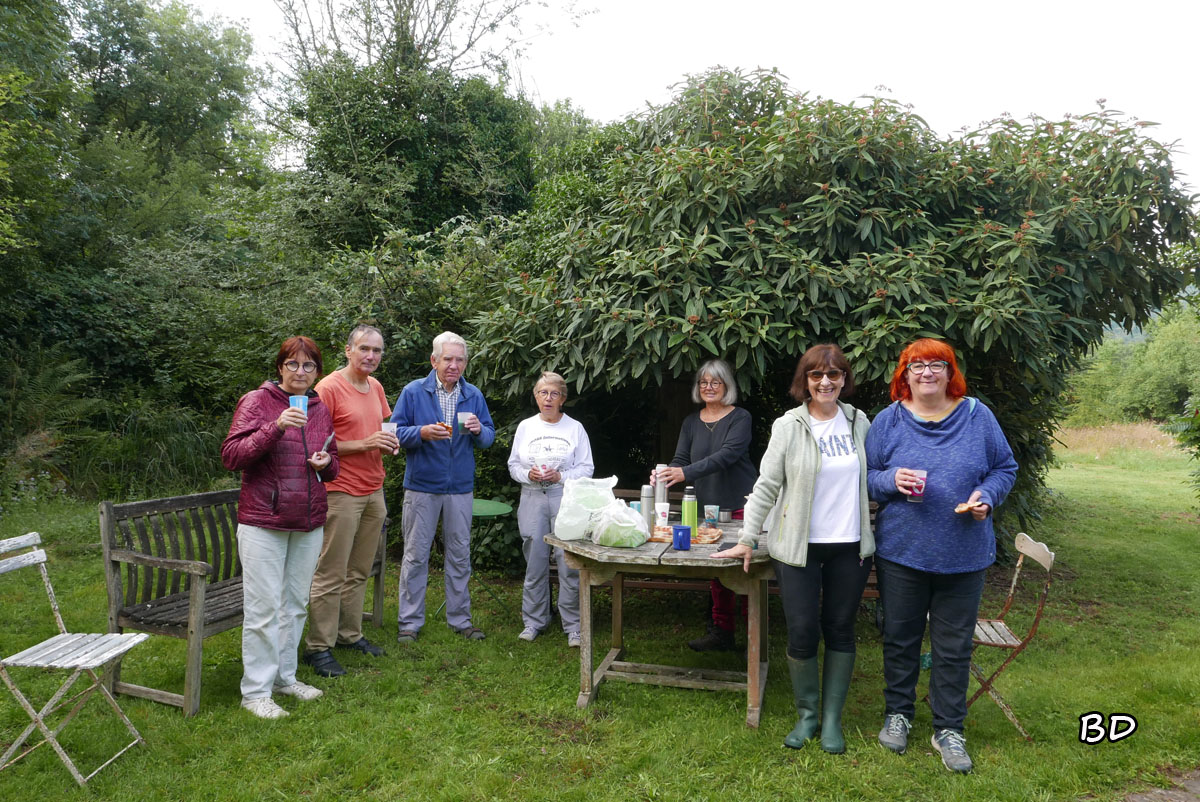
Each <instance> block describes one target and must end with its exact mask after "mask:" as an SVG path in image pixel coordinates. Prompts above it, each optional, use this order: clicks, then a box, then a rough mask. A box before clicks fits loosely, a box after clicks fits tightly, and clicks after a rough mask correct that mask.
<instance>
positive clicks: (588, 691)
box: [575, 568, 596, 708]
mask: <svg viewBox="0 0 1200 802" xmlns="http://www.w3.org/2000/svg"><path fill="white" fill-rule="evenodd" d="M595 698H596V689H595V688H594V687H593V686H592V572H591V571H589V570H588V569H587V568H580V569H579V698H578V699H577V700H576V701H575V706H576V707H579V708H584V707H587V706H588V705H590V704H591V703H592V700H593V699H595Z"/></svg>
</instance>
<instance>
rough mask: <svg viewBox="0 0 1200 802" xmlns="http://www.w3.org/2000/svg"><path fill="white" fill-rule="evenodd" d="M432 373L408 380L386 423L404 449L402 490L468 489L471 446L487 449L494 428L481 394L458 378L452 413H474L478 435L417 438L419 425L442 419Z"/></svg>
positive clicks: (472, 471)
mask: <svg viewBox="0 0 1200 802" xmlns="http://www.w3.org/2000/svg"><path fill="white" fill-rule="evenodd" d="M436 386H437V371H436V370H431V371H429V375H428V376H426V377H425V378H424V379H417V380H415V381H411V382H409V383H408V384H407V385H406V386H405V388H404V390H403V391H402V392H401V393H400V398H399V399H398V400H397V401H396V408H395V410H393V411H392V422H393V423H395V424H396V438H397V439H398V440H399V441H400V446H401V447H402V448H403V449H404V489H405V490H416V491H418V492H420V493H438V494H449V493H470V492H472V491H473V490H474V489H475V449H477V448H487V447H488V446H490V445H491V444H492V441H493V440H495V439H496V427H495V425H494V424H493V423H492V415H491V413H490V412H488V407H487V401H486V400H484V397H483V393H481V392H479V388H477V387H476V386H475V385H473V384H469V383H468V382H467V380H466V379H463V378H461V377H460V378H459V380H458V387H459V390H461V391H462V395H461V396H459V399H458V408H457V412H474V413H475V416H476V417H477V418H479V423H480V424H481V425H482V426H483V428H482V429H481V430H480V432H479V434H471V433H470V432H468V433H467V434H465V435H463V434H459V433H458V432H457V431H456V432H455V433H454V436H453V437H451V438H450V439H449V440H433V441H429V442H426V441H424V440H422V439H421V427H422V426H426V425H428V424H430V423H436V422H438V421H440V420H441V419H442V408H441V407H440V406H438V401H437V396H436V395H435V394H434V387H436Z"/></svg>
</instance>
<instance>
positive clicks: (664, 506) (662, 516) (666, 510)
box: [654, 501, 671, 526]
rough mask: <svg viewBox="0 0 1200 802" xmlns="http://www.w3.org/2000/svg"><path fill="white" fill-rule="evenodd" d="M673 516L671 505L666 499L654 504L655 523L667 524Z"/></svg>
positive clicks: (658, 524) (657, 524)
mask: <svg viewBox="0 0 1200 802" xmlns="http://www.w3.org/2000/svg"><path fill="white" fill-rule="evenodd" d="M670 517H671V505H670V503H668V502H665V501H659V502H656V503H655V504H654V525H655V526H667V521H668V520H669V519H670Z"/></svg>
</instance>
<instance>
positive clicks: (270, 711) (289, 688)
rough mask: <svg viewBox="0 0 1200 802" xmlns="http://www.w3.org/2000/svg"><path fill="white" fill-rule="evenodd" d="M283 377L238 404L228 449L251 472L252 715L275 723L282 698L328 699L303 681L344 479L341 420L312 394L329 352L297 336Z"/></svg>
mask: <svg viewBox="0 0 1200 802" xmlns="http://www.w3.org/2000/svg"><path fill="white" fill-rule="evenodd" d="M275 371H276V373H277V374H278V375H279V379H278V380H276V381H267V382H263V384H262V386H261V387H259V388H258V389H257V390H254V391H252V392H249V393H246V394H245V395H244V396H242V397H241V399H240V400H239V401H238V405H237V409H236V410H235V411H234V413H233V423H232V424H230V426H229V436H228V437H226V438H225V442H224V443H222V444H221V461H222V462H224V463H225V467H226V468H228V469H229V470H231V471H241V472H242V493H241V496H240V497H239V499H238V531H237V537H238V558H239V559H240V561H241V564H242V596H243V601H242V608H243V623H242V667H243V673H242V707H244V708H246V709H247V710H249V711H250V712H251V713H253V714H254V715H256V716H258V717H259V718H267V719H274V718H282V717H283V716H286V715H287V711H285V710H284V709H283V708H281V707H280V706H279V705H277V704H275V701H274V700H273V699H272V698H271V695H272V693H274V694H278V695H280V696H293V697H295V698H297V699H303V700H307V699H315V698H317V697H318V696H320V695H321V691H320V690H319V689H317V688H314V687H312V686H311V685H305V684H304V683H303V682H298V681H297V680H296V662H297V660H296V656H297V649H298V648H299V644H300V635H301V633H302V632H303V631H304V622H305V619H306V618H307V616H308V613H307V609H306V607H307V604H308V591H309V586H310V585H311V584H312V578H313V571H315V570H316V567H317V558H318V557H319V556H320V553H321V543H322V540H323V537H324V529H325V511H326V501H325V485H324V482H326V481H329V480H331V479H333V478H335V477H336V476H337V473H338V458H337V446H336V445H335V444H334V442H333V439H332V436H333V419H332V418H331V417H330V414H329V409H328V407H326V406H325V405H324V404H322V403H321V399H320V397H319V396H318V395H317V394H316V393H315V392H314V391H312V390H311V389H309V388H310V387H311V386H312V385H313V384H314V383H315V382H316V380H317V378H318V377H319V376H320V375H321V349H320V348H318V347H317V344H316V343H314V342H313V341H312V340H310V339H309V338H308V337H290V338H288V339H287V340H285V341H284V342H283V345H282V346H280V348H279V353H278V354H277V355H276V356H275ZM293 397H295V398H296V401H297V405H296V406H294V405H293V404H292V400H291V399H292V398H293ZM301 399H306V400H303V401H302V400H301ZM300 405H304V406H306V407H307V412H305V411H304V410H303V409H301V408H300Z"/></svg>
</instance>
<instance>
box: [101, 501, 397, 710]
mask: <svg viewBox="0 0 1200 802" xmlns="http://www.w3.org/2000/svg"><path fill="white" fill-rule="evenodd" d="M239 492H240V491H238V490H218V491H215V492H211V493H196V494H193V495H188V496H175V497H172V498H160V499H153V500H150V501H135V502H130V503H127V504H113V503H112V502H111V501H104V502H101V504H100V538H101V544H102V546H103V549H104V578H105V585H106V588H107V592H108V631H109V632H122V631H124V630H126V629H131V630H136V631H138V632H148V633H150V634H152V635H165V636H167V637H170V638H181V639H184V640H186V641H187V658H186V667H185V670H184V680H183V693H182V694H178V693H171V692H169V691H165V690H160V689H157V688H150V687H146V686H144V685H135V684H132V683H129V682H123V681H121V677H120V669H119V668H118V669H117V670H115V671H114V672H113V674H112V677H111V683H112V684H111V686H110V687H111V689H112V690H113V691H114V692H116V693H123V694H126V695H129V696H140V697H143V698H146V699H152V700H153V701H156V702H162V703H163V704H169V705H175V706H176V707H181V708H183V713H184V715H185V716H192V715H195V713H196V711H197V710H198V709H199V708H200V668H201V658H202V656H203V647H204V639H205V638H207V637H210V636H212V635H216V634H219V633H221V632H225V631H226V630H229V629H233V628H234V627H239V626H241V625H242V566H241V563H240V561H239V560H238V553H237V503H238V494H239ZM386 531H387V523H386V522H385V523H384V534H385V536H384V537H381V538H380V544H379V551H378V553H377V554H376V555H375V565H374V566H373V567H372V569H371V576H372V577H373V578H374V586H375V587H374V598H373V601H374V605H373V610H372V611H371V612H370V613H369V614H366V615H364V616H363V618H364V619H367V618H369V619H371V621H372V622H373V623H374V624H375V626H383V592H384V586H383V584H384V583H383V571H384V553H385V550H386V547H387V542H386V541H387V537H386Z"/></svg>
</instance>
